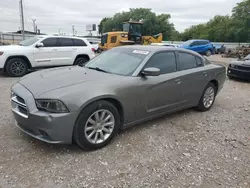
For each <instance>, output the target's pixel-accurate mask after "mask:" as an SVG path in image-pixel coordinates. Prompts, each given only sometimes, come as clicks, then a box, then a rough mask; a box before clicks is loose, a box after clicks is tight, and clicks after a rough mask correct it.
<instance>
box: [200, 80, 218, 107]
mask: <svg viewBox="0 0 250 188" xmlns="http://www.w3.org/2000/svg"><path fill="white" fill-rule="evenodd" d="M216 92H217V89H216V87H215V85H214V84H212V83H211V82H210V83H208V85H207V86H206V88H205V89H204V91H203V94H202V96H201V98H200V101H199V104H198V106H197V107H196V109H197V110H198V111H201V112H205V111H208V110H209V109H210V108H211V107H212V106H213V104H214V101H215V97H216Z"/></svg>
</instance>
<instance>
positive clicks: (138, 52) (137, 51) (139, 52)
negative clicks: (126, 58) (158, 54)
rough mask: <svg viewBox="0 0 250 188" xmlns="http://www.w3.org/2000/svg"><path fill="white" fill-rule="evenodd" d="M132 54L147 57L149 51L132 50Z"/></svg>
mask: <svg viewBox="0 0 250 188" xmlns="http://www.w3.org/2000/svg"><path fill="white" fill-rule="evenodd" d="M133 53H135V54H143V55H148V54H149V51H143V50H134V51H133Z"/></svg>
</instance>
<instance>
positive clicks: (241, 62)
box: [231, 60, 250, 66]
mask: <svg viewBox="0 0 250 188" xmlns="http://www.w3.org/2000/svg"><path fill="white" fill-rule="evenodd" d="M231 64H234V65H243V66H250V60H245V61H244V60H242V61H231Z"/></svg>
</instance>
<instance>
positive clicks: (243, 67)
mask: <svg viewBox="0 0 250 188" xmlns="http://www.w3.org/2000/svg"><path fill="white" fill-rule="evenodd" d="M234 68H235V69H239V70H245V71H250V66H241V65H236V66H235V67H234Z"/></svg>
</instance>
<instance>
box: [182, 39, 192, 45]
mask: <svg viewBox="0 0 250 188" xmlns="http://www.w3.org/2000/svg"><path fill="white" fill-rule="evenodd" d="M192 42H193V41H192V40H188V41H186V42H184V43H183V44H182V45H184V46H189V45H190V44H191V43H192Z"/></svg>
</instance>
